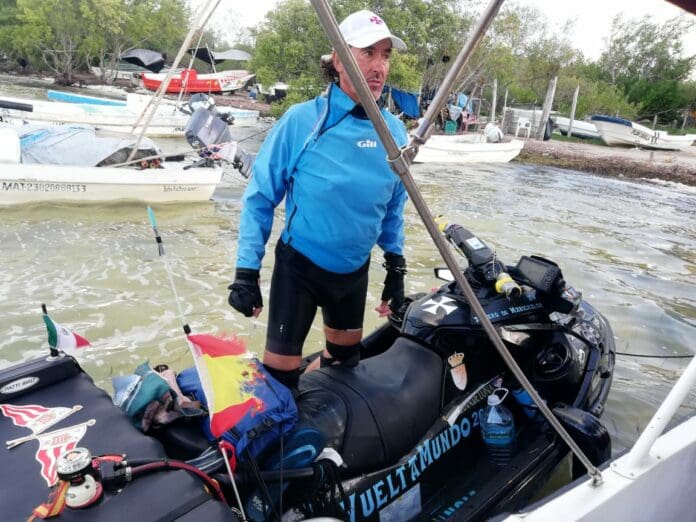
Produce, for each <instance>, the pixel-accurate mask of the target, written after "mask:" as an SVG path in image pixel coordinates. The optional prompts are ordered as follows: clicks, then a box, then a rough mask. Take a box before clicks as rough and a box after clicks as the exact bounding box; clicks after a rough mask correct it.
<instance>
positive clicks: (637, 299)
mask: <svg viewBox="0 0 696 522" xmlns="http://www.w3.org/2000/svg"><path fill="white" fill-rule="evenodd" d="M3 92H6V91H4V90H3V86H2V85H0V94H2V93H3ZM14 95H24V96H27V95H31V94H27V93H24V94H20V93H15V94H14ZM240 130H241V129H240ZM245 132H248V133H249V134H247V135H245V136H250V135H251V134H253V132H256V131H253V132H252V131H245ZM262 138H263V135H260V136H254V137H251V138H250V139H247V140H246V141H244V142H243V146H244V147H245V148H246V149H248V150H250V151H255V150H256V149H257V148H258V146H259V143H260V141H261V139H262ZM186 147H187V145H186V144H185V143H184V142H183V140H182V141H179V140H171V141H168V142H166V144H165V148H167V149H168V150H176V149H177V148H181V149H185V148H186ZM412 172H413V175H414V178H415V180H416V182H417V184H418V185H419V187H420V189H421V191H422V192H423V195H424V198H425V200H426V202H427V203H428V205H429V207H430V209H431V211H432V212H433V214H444V215H445V216H447V218H448V219H449V221H450V222H452V223H459V224H461V225H463V226H465V227H467V228H469V229H470V230H472V231H473V232H474V233H476V234H477V235H478V236H479V237H480V238H481V239H483V240H484V241H486V242H487V243H488V244H489V245H490V246H492V247H493V248H494V249H495V250H496V251H497V253H498V256H499V258H501V259H502V260H503V261H506V262H510V263H513V262H515V261H516V260H517V259H518V257H519V256H520V255H522V254H541V255H544V256H545V257H548V258H550V259H553V260H554V261H556V262H558V263H559V264H560V266H561V267H562V269H563V273H564V275H565V278H566V279H567V280H568V281H569V282H570V283H571V284H572V285H573V286H575V287H576V288H577V289H579V290H581V291H582V292H583V295H584V297H585V298H587V299H588V300H589V301H591V302H592V303H593V304H594V305H596V306H597V308H598V309H599V310H600V311H601V312H602V313H604V314H605V315H607V316H608V318H609V320H610V322H611V324H612V327H613V329H614V333H615V335H616V342H617V349H618V350H619V351H620V352H626V353H633V354H642V355H651V356H656V357H655V358H637V357H627V356H619V357H618V360H617V367H616V372H615V376H614V385H613V388H612V392H611V394H610V396H609V401H608V404H607V410H606V413H605V414H604V416H603V421H604V422H605V424H606V425H607V427H608V428H609V431H610V433H611V435H612V441H613V449H614V451H615V452H618V451H621V450H622V449H624V448H626V447H627V446H629V445H630V444H631V443H632V442H633V441H634V440H635V439H636V437H637V435H638V433H639V431H640V430H641V428H642V427H643V426H644V425H645V424H646V423H647V421H648V420H649V418H650V417H651V415H652V414H653V413H654V411H655V409H656V408H657V406H658V405H659V404H660V402H661V401H662V399H663V398H664V396H665V395H666V393H667V392H668V390H669V388H670V386H671V384H672V383H673V382H674V380H675V379H676V378H677V377H678V375H679V372H680V370H681V369H682V368H683V367H684V366H685V364H686V362H687V361H686V360H685V359H667V358H663V356H681V355H688V354H690V353H692V352H693V351H696V347H695V345H694V343H693V339H694V335H695V334H696V278H694V275H695V274H696V248H695V247H696V219H695V216H696V191H695V190H694V189H693V188H690V187H684V186H679V185H666V184H659V183H653V182H640V183H636V182H628V181H624V180H622V179H612V178H602V177H598V176H594V175H590V174H584V173H580V172H571V171H566V170H562V169H554V168H549V167H539V166H533V165H521V164H516V163H511V164H506V165H496V166H492V165H488V166H476V167H471V166H466V167H463V166H460V167H457V166H447V167H445V166H425V165H415V166H414V167H413V169H412ZM244 186H245V183H244V181H243V180H242V179H241V178H240V177H239V175H238V174H236V173H235V172H234V171H231V172H229V173H228V174H227V175H226V177H225V179H224V181H223V183H222V184H221V186H220V187H219V188H218V190H216V192H215V196H214V199H213V201H210V202H205V203H201V204H187V205H162V206H155V207H154V210H155V213H156V216H157V220H158V224H159V227H160V233H161V235H162V238H163V240H164V246H165V250H166V256H165V259H166V260H167V262H168V264H169V266H170V268H171V271H172V274H173V280H174V282H175V287H176V291H177V293H178V295H179V297H180V301H181V302H180V304H181V307H182V309H183V313H184V316H185V317H184V319H185V320H186V321H187V322H188V323H190V324H191V327H192V328H193V331H194V332H199V333H200V332H212V333H236V334H238V335H239V336H241V337H243V338H244V339H246V341H247V343H248V345H249V347H250V348H251V349H252V350H254V351H257V352H261V350H262V347H263V343H264V336H265V326H266V317H267V314H266V313H263V314H262V315H261V316H260V317H259V318H258V319H247V318H244V317H242V316H240V315H239V314H237V313H235V312H233V310H232V309H231V308H230V307H229V306H228V305H227V293H228V292H227V285H228V284H229V283H230V282H231V280H232V277H233V275H234V260H235V252H236V239H237V230H238V229H237V227H238V223H239V213H240V209H241V196H242V192H243V189H244ZM0 216H1V217H2V219H1V220H0V317H1V318H2V327H1V335H0V367H6V366H8V365H10V364H13V363H15V362H18V361H21V360H25V359H28V358H30V357H34V356H37V355H39V354H43V353H46V351H47V336H46V329H45V326H44V325H43V322H42V320H41V312H40V305H41V303H46V304H47V305H48V307H49V312H50V313H51V315H52V317H53V318H54V319H55V320H56V321H58V322H59V323H62V324H64V325H65V326H69V327H70V328H72V329H74V330H75V331H77V332H79V333H80V334H82V335H84V336H85V337H87V338H88V339H89V340H90V341H91V343H92V346H91V347H89V348H87V349H86V350H84V351H83V353H82V354H81V356H80V360H81V362H82V363H83V365H84V368H85V369H86V371H87V372H89V373H90V374H91V375H92V376H94V378H95V380H96V381H97V383H98V384H99V385H101V386H103V387H104V388H106V389H107V390H110V378H111V376H113V375H119V374H124V373H130V372H131V371H132V370H133V369H134V368H135V366H136V365H137V364H138V363H139V362H141V361H142V360H144V359H149V360H150V361H151V362H152V363H153V364H157V363H159V362H165V361H166V362H167V363H168V364H170V366H172V367H173V368H174V369H177V370H178V369H182V368H184V367H186V366H189V365H190V364H191V360H190V357H189V355H188V352H187V346H186V343H185V341H184V337H183V334H182V330H181V325H182V318H181V316H180V314H179V312H178V307H177V304H176V303H175V300H174V297H173V295H174V294H173V292H172V289H171V288H170V285H169V280H168V276H167V272H166V266H165V263H164V260H163V259H162V258H160V257H158V255H157V248H156V245H155V240H154V236H153V233H152V230H151V228H150V226H149V223H148V219H147V213H146V206H145V205H144V204H138V203H132V204H122V203H119V204H117V205H99V206H97V205H84V206H80V205H67V204H53V205H34V206H22V207H18V208H3V209H0ZM282 218H283V213H282V211H281V210H279V211H278V212H277V219H276V226H275V227H274V230H273V234H272V237H271V240H270V242H269V245H272V244H274V243H275V240H276V239H277V237H278V233H279V231H280V226H281V225H282ZM406 237H407V239H406V258H407V260H408V266H409V273H408V275H407V276H406V290H407V292H422V291H428V290H429V289H431V288H433V287H435V286H438V285H439V282H438V281H437V280H435V279H434V277H433V271H432V270H433V267H434V266H443V264H444V263H443V262H442V260H441V259H439V255H438V253H437V250H436V249H435V247H434V246H433V244H432V242H431V240H430V239H429V238H428V236H427V232H426V231H425V228H424V227H423V225H422V224H421V222H420V218H419V217H418V215H417V213H416V211H415V209H414V208H413V206H412V205H411V204H409V205H408V206H407V208H406ZM381 263H382V256H381V253H380V252H378V251H375V252H374V255H373V257H372V261H371V268H370V287H369V295H368V313H367V316H366V321H365V329H366V331H370V330H371V329H373V328H374V327H375V326H377V325H378V324H380V322H381V320H379V319H378V318H377V314H376V313H373V312H372V308H374V307H375V306H377V305H378V304H379V296H380V294H381V284H382V282H383V280H384V271H383V269H382V268H381ZM272 265H273V255H272V247H270V246H269V248H268V249H267V256H266V258H265V260H264V265H263V269H262V272H261V277H262V291H263V295H264V298H267V296H268V283H269V279H270V275H271V270H272ZM322 345H323V338H322V332H321V321H320V320H319V321H317V322H315V325H314V327H313V329H312V331H311V332H310V337H309V339H308V341H307V344H306V351H307V352H310V351H315V350H318V349H320V348H321V347H322ZM694 407H696V394H695V393H694V392H692V394H691V395H690V397H689V401H688V404H687V405H686V406H685V407H683V408H682V410H681V411H680V417H683V416H684V415H686V414H689V413H693V410H694Z"/></svg>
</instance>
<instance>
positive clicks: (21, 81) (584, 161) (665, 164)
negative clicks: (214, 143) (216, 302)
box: [0, 72, 696, 186]
mask: <svg viewBox="0 0 696 522" xmlns="http://www.w3.org/2000/svg"><path fill="white" fill-rule="evenodd" d="M0 80H4V81H9V82H13V83H16V84H18V85H27V86H33V87H43V88H51V87H55V88H57V89H61V88H66V89H69V90H76V91H83V92H85V91H86V92H88V93H89V94H92V95H99V93H98V89H94V88H92V89H90V88H88V87H86V85H91V86H95V85H102V86H105V87H106V86H107V84H105V83H103V82H101V81H100V80H99V79H98V78H96V77H95V76H93V75H85V74H83V75H80V85H79V86H75V85H73V86H69V87H64V86H60V85H57V84H56V83H55V82H54V81H53V79H52V78H48V77H45V76H40V75H36V74H11V73H7V72H0ZM113 86H114V87H117V88H120V89H122V90H124V91H128V92H142V90H141V89H137V90H136V88H135V87H133V86H132V85H130V83H129V82H128V81H126V80H122V81H117V82H114V84H113ZM146 92H147V93H152V92H151V91H146ZM106 96H108V95H106ZM213 98H214V99H215V102H216V104H218V105H220V106H232V107H237V108H240V109H247V110H258V111H259V116H260V117H262V118H264V117H268V116H270V104H268V103H264V102H261V101H255V100H253V99H252V98H250V97H249V96H247V95H246V94H241V93H239V94H237V93H233V94H227V95H220V94H215V95H213ZM514 139H518V140H521V141H523V142H524V146H523V148H522V151H521V152H520V154H519V155H518V156H517V157H516V158H515V159H513V160H512V161H513V162H518V163H526V164H534V165H547V166H550V167H558V168H563V169H569V170H578V171H582V172H587V173H591V174H597V175H600V176H610V177H617V178H625V179H631V180H636V181H639V180H646V179H659V180H662V181H667V182H673V183H681V184H684V185H688V186H696V146H694V145H692V146H691V147H690V149H689V150H688V151H663V150H647V149H639V148H635V147H634V148H630V147H606V146H603V145H595V144H591V143H581V142H573V141H560V140H554V139H553V138H552V139H551V140H548V141H537V140H536V139H533V138H521V137H518V138H514Z"/></svg>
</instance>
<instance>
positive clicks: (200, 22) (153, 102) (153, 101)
mask: <svg viewBox="0 0 696 522" xmlns="http://www.w3.org/2000/svg"><path fill="white" fill-rule="evenodd" d="M213 1H214V0H208V2H207V3H206V4H205V5H204V6H203V8H202V9H201V10H200V12H199V13H198V17H197V18H196V21H195V22H194V24H193V26H192V27H191V29H190V30H189V33H188V34H187V35H186V38H185V39H184V43H183V44H182V45H181V48H180V49H179V53H178V54H177V55H176V58H175V59H174V63H172V66H171V67H170V69H169V71H167V75H166V76H165V77H164V80H163V81H162V83H161V84H160V86H159V89H157V92H156V93H155V95H154V96H153V97H152V98H150V101H149V102H148V104H147V105H146V106H145V108H144V109H143V111H142V112H141V113H140V116H138V119H137V120H136V121H135V123H134V124H133V128H132V129H131V132H135V129H136V128H137V127H138V125H139V124H140V121H141V120H142V119H143V116H145V114H147V112H148V109H150V107H152V110H151V111H150V113H149V114H147V118H146V119H145V123H143V128H142V130H141V131H140V134H139V135H138V139H137V141H136V142H135V145H134V146H133V150H132V151H131V153H130V156H128V160H127V161H132V160H133V158H134V157H135V155H136V153H137V152H138V147H140V143H141V142H142V141H143V137H144V136H145V132H146V131H147V127H148V125H150V122H151V121H152V118H153V116H154V115H155V112H156V111H157V106H158V105H159V103H160V101H161V100H162V97H163V96H164V93H165V92H166V90H167V86H168V85H169V80H170V79H171V77H172V75H173V74H174V69H175V68H176V67H177V66H178V65H179V62H181V59H182V58H183V57H184V54H186V49H188V46H189V45H190V44H191V40H193V36H194V35H195V33H196V31H197V30H198V29H199V28H200V27H204V26H205V23H206V22H207V21H208V19H209V18H210V15H212V14H213V12H214V11H215V9H217V6H218V5H219V4H220V2H221V0H217V3H216V4H215V7H213V8H212V9H211V10H210V12H209V13H208V16H207V17H205V19H204V18H203V15H204V14H205V12H206V11H207V10H208V8H209V7H210V4H212V3H213Z"/></svg>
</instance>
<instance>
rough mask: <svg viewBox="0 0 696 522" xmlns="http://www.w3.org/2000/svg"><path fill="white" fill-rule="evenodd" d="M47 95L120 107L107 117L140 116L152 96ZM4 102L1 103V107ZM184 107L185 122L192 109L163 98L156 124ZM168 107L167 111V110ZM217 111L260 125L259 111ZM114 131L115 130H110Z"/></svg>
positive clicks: (63, 100)
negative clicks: (161, 115)
mask: <svg viewBox="0 0 696 522" xmlns="http://www.w3.org/2000/svg"><path fill="white" fill-rule="evenodd" d="M46 95H47V97H48V99H49V100H52V101H54V102H60V103H71V104H76V103H77V104H87V105H108V106H116V107H120V109H118V110H115V111H100V112H99V114H107V115H118V114H120V113H124V112H126V111H128V112H130V113H132V114H134V115H139V114H140V113H141V112H142V111H143V109H144V108H145V106H146V105H147V104H148V103H149V101H150V99H151V96H150V95H145V94H138V93H128V94H127V95H126V97H125V99H114V98H104V97H98V96H89V95H85V94H80V93H74V92H67V91H56V90H52V89H49V90H48V91H47V92H46ZM209 100H214V99H213V98H209ZM28 101H29V100H28ZM1 104H2V102H1V101H0V105H1ZM31 104H32V106H33V105H34V104H35V102H34V101H33V100H31ZM179 106H181V107H183V112H184V113H185V114H186V116H185V117H184V120H187V118H188V115H189V113H190V107H187V106H186V105H185V104H183V105H182V104H181V103H180V102H179V101H178V100H171V99H167V98H163V99H162V100H161V101H160V106H159V107H160V109H158V113H157V114H155V118H154V122H155V124H157V123H159V122H158V120H159V119H160V117H159V115H160V114H164V115H166V116H170V115H172V114H177V118H178V117H179V116H178V113H179V112H181V111H176V110H175V107H179ZM165 107H166V109H165ZM216 111H217V113H218V114H221V115H222V114H227V115H229V116H232V117H233V118H234V120H233V121H234V123H233V125H234V126H235V127H253V126H254V125H256V124H257V123H258V120H259V115H260V112H259V111H257V110H250V109H240V108H237V107H232V106H226V105H217V106H216ZM88 112H89V114H94V111H93V110H92V109H89V110H88ZM31 118H32V116H31V115H28V116H27V118H26V119H31ZM95 119H96V117H95ZM91 125H96V123H91ZM108 130H111V131H113V130H114V129H108ZM146 134H147V135H152V136H155V137H167V136H161V135H158V134H152V133H149V132H148V133H146ZM174 135H176V136H178V135H179V131H178V130H176V131H175V132H174V134H173V135H172V136H174Z"/></svg>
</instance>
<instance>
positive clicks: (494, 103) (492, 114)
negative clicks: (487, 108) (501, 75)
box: [491, 78, 498, 123]
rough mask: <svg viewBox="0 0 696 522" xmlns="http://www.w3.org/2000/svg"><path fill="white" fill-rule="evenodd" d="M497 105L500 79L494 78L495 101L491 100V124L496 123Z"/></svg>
mask: <svg viewBox="0 0 696 522" xmlns="http://www.w3.org/2000/svg"><path fill="white" fill-rule="evenodd" d="M496 103H498V78H493V99H492V100H491V123H495V105H496Z"/></svg>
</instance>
